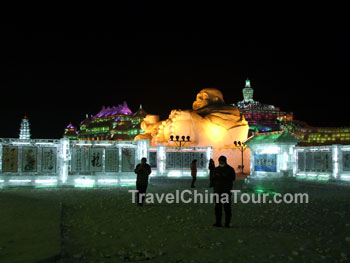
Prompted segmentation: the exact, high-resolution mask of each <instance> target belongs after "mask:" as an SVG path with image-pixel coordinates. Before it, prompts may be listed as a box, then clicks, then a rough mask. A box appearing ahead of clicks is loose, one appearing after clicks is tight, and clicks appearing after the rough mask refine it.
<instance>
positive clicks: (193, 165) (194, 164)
mask: <svg viewBox="0 0 350 263" xmlns="http://www.w3.org/2000/svg"><path fill="white" fill-rule="evenodd" d="M191 176H192V183H191V188H195V186H194V183H195V182H196V180H197V160H196V159H194V160H193V161H192V163H191Z"/></svg>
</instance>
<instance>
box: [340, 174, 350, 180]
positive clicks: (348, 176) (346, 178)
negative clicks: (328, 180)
mask: <svg viewBox="0 0 350 263" xmlns="http://www.w3.org/2000/svg"><path fill="white" fill-rule="evenodd" d="M340 179H341V180H344V181H350V175H342V176H341V177H340Z"/></svg>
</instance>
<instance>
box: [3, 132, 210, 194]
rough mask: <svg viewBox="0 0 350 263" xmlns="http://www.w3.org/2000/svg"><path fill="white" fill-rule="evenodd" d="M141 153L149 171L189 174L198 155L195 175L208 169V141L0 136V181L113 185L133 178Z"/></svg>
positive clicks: (8, 183)
mask: <svg viewBox="0 0 350 263" xmlns="http://www.w3.org/2000/svg"><path fill="white" fill-rule="evenodd" d="M142 157H146V158H147V159H148V163H150V165H151V166H152V174H151V176H168V177H181V176H190V165H191V162H192V160H193V159H197V161H198V162H197V165H198V176H199V177H200V176H207V175H208V162H209V159H210V158H212V150H211V147H193V148H192V147H189V148H183V149H181V150H178V149H176V148H171V147H165V146H157V147H150V146H149V141H148V140H138V141H136V142H135V141H81V140H69V139H67V138H63V139H60V140H31V139H26V140H20V139H0V187H11V186H35V187H57V186H58V187H59V186H64V185H67V186H74V187H111V186H131V185H135V183H136V175H135V173H134V168H135V166H136V165H137V164H138V163H139V162H140V160H141V158H142Z"/></svg>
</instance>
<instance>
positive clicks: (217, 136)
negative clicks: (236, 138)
mask: <svg viewBox="0 0 350 263" xmlns="http://www.w3.org/2000/svg"><path fill="white" fill-rule="evenodd" d="M205 133H206V134H207V135H208V136H209V137H210V138H212V139H213V140H214V141H215V142H216V143H223V142H224V140H225V136H224V135H225V133H227V130H226V129H224V128H223V127H221V126H219V125H215V124H212V123H208V124H207V125H206V126H205Z"/></svg>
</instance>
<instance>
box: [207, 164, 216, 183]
mask: <svg viewBox="0 0 350 263" xmlns="http://www.w3.org/2000/svg"><path fill="white" fill-rule="evenodd" d="M208 169H209V188H210V187H213V175H214V169H215V163H214V160H213V159H210V161H209V167H208Z"/></svg>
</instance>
